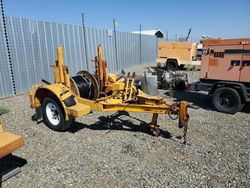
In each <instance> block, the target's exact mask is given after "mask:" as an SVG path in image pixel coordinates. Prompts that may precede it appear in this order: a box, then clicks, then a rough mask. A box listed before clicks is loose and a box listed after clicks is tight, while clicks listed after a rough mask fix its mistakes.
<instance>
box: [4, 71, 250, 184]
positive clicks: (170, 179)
mask: <svg viewBox="0 0 250 188" xmlns="http://www.w3.org/2000/svg"><path fill="white" fill-rule="evenodd" d="M131 70H136V71H139V70H141V69H139V68H133V69H131ZM188 74H189V78H190V81H191V82H192V81H195V80H198V78H199V72H198V71H189V72H188ZM161 93H162V94H163V95H164V91H161ZM175 97H176V98H177V99H186V100H188V101H190V102H193V103H194V104H196V105H198V106H200V109H198V110H195V109H190V110H189V113H190V123H189V131H188V145H183V144H182V140H180V139H178V136H179V135H182V130H180V129H179V128H178V127H177V126H176V125H177V122H175V121H170V119H169V118H168V117H167V116H160V118H159V124H160V125H161V129H162V132H163V133H162V135H161V136H160V137H153V136H151V135H149V134H148V132H147V129H146V128H145V126H143V125H144V124H145V122H149V121H150V120H151V116H149V115H146V114H136V113H130V117H129V116H128V114H126V113H124V114H115V115H112V114H107V113H99V112H95V113H92V114H89V115H87V116H85V117H81V118H79V119H77V122H76V124H75V125H74V127H72V128H71V129H70V130H69V131H67V132H64V133H58V132H53V131H52V130H50V129H48V128H47V127H46V126H45V125H44V124H38V125H37V124H36V123H35V122H32V121H31V116H32V115H33V114H34V111H33V110H31V109H30V108H29V100H28V96H27V94H23V95H20V96H16V97H11V98H7V99H2V100H0V106H4V107H6V108H8V109H9V110H10V112H9V113H7V114H4V115H2V116H1V117H0V119H1V121H2V122H3V123H4V125H5V128H6V129H7V130H9V131H13V132H15V133H19V134H22V135H23V136H24V138H25V143H26V145H25V147H22V148H20V149H19V150H17V151H16V152H15V153H14V155H15V156H18V157H20V158H19V160H21V159H25V160H27V164H25V165H24V166H23V167H22V172H21V173H20V174H18V175H17V176H15V177H13V178H11V179H9V180H8V181H6V182H4V183H3V184H2V186H3V187H70V186H72V187H150V188H151V187H250V182H249V181H250V179H249V178H250V175H249V167H250V164H249V163H250V158H249V151H250V148H249V145H250V137H249V135H250V116H249V113H250V107H249V105H248V106H247V107H246V108H245V109H244V111H243V112H240V113H237V114H235V115H228V114H223V113H219V112H216V111H215V110H214V108H213V107H212V105H211V101H210V99H209V97H208V96H207V95H206V94H204V93H192V92H190V93H187V92H176V93H175ZM108 115H109V117H108ZM115 117H118V118H115ZM139 120H143V121H139ZM140 125H141V126H140Z"/></svg>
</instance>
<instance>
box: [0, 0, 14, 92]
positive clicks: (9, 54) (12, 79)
mask: <svg viewBox="0 0 250 188" xmlns="http://www.w3.org/2000/svg"><path fill="white" fill-rule="evenodd" d="M0 4H1V14H2V23H3V30H4V38H5V44H6V47H7V53H8V61H9V66H10V73H11V81H12V88H13V92H14V95H16V84H15V78H14V71H13V65H12V59H11V53H10V46H9V40H8V34H7V26H6V20H5V15H4V6H3V0H0Z"/></svg>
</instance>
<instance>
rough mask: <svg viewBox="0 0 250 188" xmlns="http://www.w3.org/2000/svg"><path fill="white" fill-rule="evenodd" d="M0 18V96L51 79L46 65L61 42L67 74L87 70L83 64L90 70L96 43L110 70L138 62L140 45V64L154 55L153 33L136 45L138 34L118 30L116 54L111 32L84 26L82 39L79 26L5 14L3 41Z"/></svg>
mask: <svg viewBox="0 0 250 188" xmlns="http://www.w3.org/2000/svg"><path fill="white" fill-rule="evenodd" d="M0 20H1V22H0V26H1V29H0V62H1V63H0V68H1V69H0V74H1V75H0V78H1V80H0V84H1V85H0V89H1V90H0V98H1V97H6V96H12V95H14V94H15V93H16V94H19V93H23V92H27V91H28V90H29V88H30V86H32V85H33V84H36V83H40V81H41V79H43V78H44V79H46V80H48V81H50V82H53V81H54V77H53V69H52V68H51V67H50V65H52V64H53V63H54V61H55V60H56V58H57V57H56V48H57V47H58V46H59V45H64V54H65V63H66V64H67V65H68V66H69V69H70V74H71V75H74V74H75V73H76V72H78V71H79V70H83V69H84V70H87V63H88V67H89V71H91V72H93V68H94V64H93V62H91V60H93V59H94V57H95V56H96V54H97V45H98V44H102V45H103V46H104V57H105V59H106V60H107V63H108V66H109V71H112V72H117V71H120V70H121V69H122V68H125V67H129V66H133V65H139V64H140V46H141V62H142V63H143V64H146V63H153V62H154V61H155V58H156V38H155V37H154V36H147V35H141V45H140V35H139V34H133V33H128V32H119V31H118V32H117V33H116V41H117V56H116V50H115V45H114V44H115V43H114V33H112V32H110V31H108V30H104V29H95V28H88V27H87V28H86V41H84V33H83V28H82V27H81V26H74V25H67V24H59V23H50V22H44V21H33V20H29V19H22V18H16V17H5V20H6V29H7V41H6V38H5V31H4V29H3V21H2V18H1V19H0ZM84 42H86V46H87V49H85V47H84V46H85V45H84ZM8 49H9V52H10V54H8ZM85 52H87V53H85ZM86 54H87V59H88V62H86ZM8 55H9V56H8ZM116 57H117V60H116ZM116 62H117V63H116ZM11 65H12V67H13V68H11ZM12 70H13V77H14V79H12Z"/></svg>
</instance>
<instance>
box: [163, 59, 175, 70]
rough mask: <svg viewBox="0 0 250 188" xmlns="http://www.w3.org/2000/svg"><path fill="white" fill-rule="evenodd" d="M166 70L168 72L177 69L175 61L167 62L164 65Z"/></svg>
mask: <svg viewBox="0 0 250 188" xmlns="http://www.w3.org/2000/svg"><path fill="white" fill-rule="evenodd" d="M166 69H167V70H170V71H176V70H177V69H178V64H177V62H176V61H175V60H169V61H167V63H166Z"/></svg>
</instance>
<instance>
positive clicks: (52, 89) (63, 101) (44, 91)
mask: <svg viewBox="0 0 250 188" xmlns="http://www.w3.org/2000/svg"><path fill="white" fill-rule="evenodd" d="M29 97H30V102H31V108H35V109H36V120H37V121H41V120H42V117H43V110H42V104H43V100H44V99H45V98H46V97H51V98H53V99H55V100H56V101H57V103H58V105H59V106H60V107H61V109H62V111H63V113H64V115H65V118H66V120H69V116H68V115H67V112H66V110H65V109H66V107H69V106H73V105H75V104H76V101H75V99H74V95H73V93H72V92H70V90H69V89H68V88H67V87H65V86H64V85H62V84H53V85H35V86H33V87H32V89H31V91H30V93H29Z"/></svg>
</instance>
